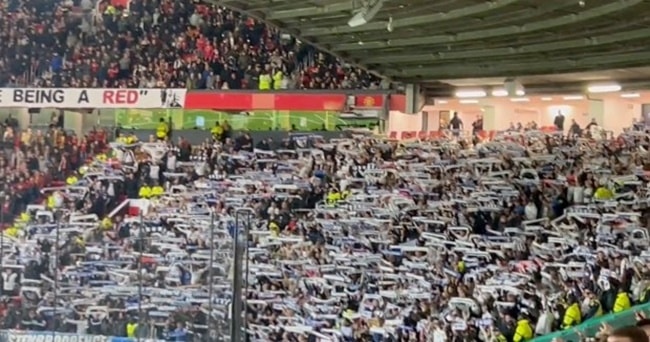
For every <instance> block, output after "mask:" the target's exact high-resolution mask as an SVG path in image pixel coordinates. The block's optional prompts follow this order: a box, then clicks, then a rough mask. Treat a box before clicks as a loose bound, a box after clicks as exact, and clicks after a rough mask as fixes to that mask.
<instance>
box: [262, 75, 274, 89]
mask: <svg viewBox="0 0 650 342" xmlns="http://www.w3.org/2000/svg"><path fill="white" fill-rule="evenodd" d="M272 81H273V80H272V79H271V76H270V75H267V74H263V75H260V90H271V82H272Z"/></svg>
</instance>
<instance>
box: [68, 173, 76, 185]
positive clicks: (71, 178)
mask: <svg viewBox="0 0 650 342" xmlns="http://www.w3.org/2000/svg"><path fill="white" fill-rule="evenodd" d="M77 181H79V179H77V177H76V176H75V175H70V176H69V177H68V178H66V179H65V184H68V185H75V184H77Z"/></svg>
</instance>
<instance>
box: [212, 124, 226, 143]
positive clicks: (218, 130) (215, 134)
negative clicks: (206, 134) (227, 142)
mask: <svg viewBox="0 0 650 342" xmlns="http://www.w3.org/2000/svg"><path fill="white" fill-rule="evenodd" d="M210 133H211V134H212V138H213V139H214V140H221V136H222V135H223V127H221V125H220V124H219V121H217V122H215V123H214V127H212V129H211V130H210Z"/></svg>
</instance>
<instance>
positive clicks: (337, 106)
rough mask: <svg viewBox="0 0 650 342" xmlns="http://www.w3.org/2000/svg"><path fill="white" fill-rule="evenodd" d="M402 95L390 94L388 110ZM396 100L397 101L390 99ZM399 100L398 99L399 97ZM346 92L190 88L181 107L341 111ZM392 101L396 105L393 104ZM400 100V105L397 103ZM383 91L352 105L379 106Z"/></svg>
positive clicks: (345, 101) (345, 100)
mask: <svg viewBox="0 0 650 342" xmlns="http://www.w3.org/2000/svg"><path fill="white" fill-rule="evenodd" d="M403 97H404V96H403V95H391V101H390V102H391V103H390V105H391V106H390V107H391V110H395V109H396V110H404V104H403V102H404V101H403ZM394 99H395V100H397V101H394ZM400 100H401V101H400ZM347 102H348V96H347V95H346V94H343V93H341V94H336V93H330V94H323V93H312V94H309V93H272V92H269V93H265V92H260V93H252V92H238V91H223V92H220V91H192V92H188V93H187V95H186V97H185V106H184V108H185V109H214V110H224V111H252V110H287V111H343V110H345V109H346V105H347ZM393 102H395V104H396V105H397V108H393ZM400 104H401V108H399V107H400ZM383 105H384V95H382V94H361V95H355V101H354V106H355V107H364V108H369V107H373V108H376V107H382V106H383Z"/></svg>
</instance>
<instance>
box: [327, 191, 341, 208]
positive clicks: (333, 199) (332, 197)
mask: <svg viewBox="0 0 650 342" xmlns="http://www.w3.org/2000/svg"><path fill="white" fill-rule="evenodd" d="M340 200H341V193H340V192H338V191H332V192H330V193H328V194H327V197H326V201H327V204H330V205H334V204H336V203H337V202H338V201H340Z"/></svg>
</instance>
